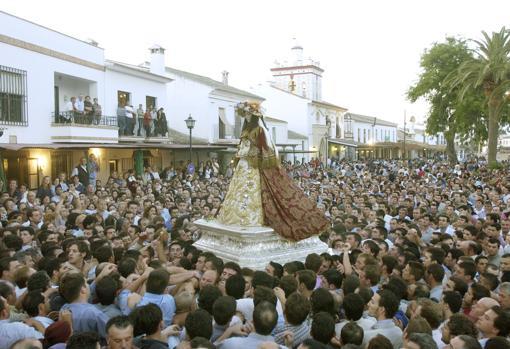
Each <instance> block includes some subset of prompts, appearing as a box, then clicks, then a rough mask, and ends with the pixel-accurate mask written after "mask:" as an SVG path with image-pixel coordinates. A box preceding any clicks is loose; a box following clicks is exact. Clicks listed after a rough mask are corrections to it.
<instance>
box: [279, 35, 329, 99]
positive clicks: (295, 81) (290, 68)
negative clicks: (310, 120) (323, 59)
mask: <svg viewBox="0 0 510 349" xmlns="http://www.w3.org/2000/svg"><path fill="white" fill-rule="evenodd" d="M291 52H292V55H291V58H290V61H284V62H283V63H279V62H275V67H274V68H271V73H272V75H273V84H274V86H275V87H278V88H280V89H282V90H285V91H288V92H291V93H294V94H296V95H298V96H302V97H305V98H308V99H311V100H316V101H320V100H322V73H323V72H324V70H323V69H321V68H320V66H319V62H316V61H313V60H312V59H310V58H306V59H305V58H303V47H302V46H301V45H299V44H298V43H297V41H296V39H294V43H293V45H292V49H291Z"/></svg>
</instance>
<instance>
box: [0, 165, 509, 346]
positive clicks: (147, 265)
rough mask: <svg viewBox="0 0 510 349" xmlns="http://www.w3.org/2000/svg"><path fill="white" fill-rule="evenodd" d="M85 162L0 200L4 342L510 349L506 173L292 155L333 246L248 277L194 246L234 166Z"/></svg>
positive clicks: (14, 187) (16, 187)
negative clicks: (106, 166)
mask: <svg viewBox="0 0 510 349" xmlns="http://www.w3.org/2000/svg"><path fill="white" fill-rule="evenodd" d="M87 164H88V161H87V159H86V158H84V159H83V163H81V164H80V165H78V166H77V169H76V172H75V173H73V174H72V176H67V174H61V175H60V176H59V178H58V181H57V180H55V181H52V179H51V178H47V179H45V183H44V189H43V190H40V191H39V190H38V191H37V192H36V191H28V190H27V188H26V186H23V185H22V184H18V183H17V182H16V181H15V180H10V181H9V182H8V188H7V190H6V191H5V192H4V193H3V194H2V197H1V200H2V208H1V212H0V221H1V224H2V228H1V230H0V296H1V298H0V348H2V349H3V348H6V349H7V348H13V349H26V348H45V349H46V348H52V349H59V348H69V349H74V348H80V349H89V348H94V349H96V348H100V346H104V345H105V346H106V348H111V349H119V348H122V349H128V348H143V349H146V348H151V349H156V348H158V349H159V348H161V349H167V348H170V349H171V348H220V349H231V348H242V349H249V348H266V349H268V348H300V349H316V348H345V349H349V348H350V349H354V348H360V349H361V348H368V349H391V348H395V349H397V348H406V349H434V348H452V349H462V348H467V349H475V348H476V349H478V348H488V349H490V348H498V349H505V348H510V343H509V341H508V335H509V332H510V234H509V231H510V181H509V180H510V171H509V170H508V169H505V168H503V169H489V168H488V167H487V166H486V164H485V163H484V161H482V160H478V159H474V160H472V161H467V162H465V163H462V164H459V165H457V166H455V167H451V166H450V165H448V164H447V163H443V162H440V161H433V160H426V159H416V160H412V161H405V162H404V161H401V160H391V161H390V160H380V161H354V162H343V161H340V162H335V161H333V162H328V164H329V165H330V166H324V165H323V164H321V163H320V162H319V161H316V160H315V161H312V162H310V163H306V164H295V165H292V164H290V163H283V164H282V166H283V167H284V168H285V169H286V170H287V174H288V175H289V176H290V177H291V178H293V179H294V180H295V181H296V183H297V184H298V185H299V186H300V187H301V188H302V189H303V191H304V192H305V193H306V194H307V195H308V196H309V197H310V198H311V199H312V200H313V201H315V202H316V203H317V205H318V207H319V208H320V209H322V210H323V212H324V215H325V216H326V217H327V218H328V219H329V221H330V228H329V229H328V230H327V231H325V232H324V233H323V234H322V235H321V236H320V237H321V239H322V240H323V241H324V242H325V243H327V244H328V247H329V248H328V250H327V251H325V252H324V253H323V254H320V255H318V254H310V255H308V256H307V257H306V260H304V261H292V260H289V261H287V262H286V263H284V264H279V263H276V262H268V264H267V266H266V268H265V270H251V269H249V268H247V267H246V266H243V265H238V264H237V263H234V262H229V261H223V260H222V259H220V258H218V257H217V256H215V255H214V254H213V253H211V252H206V251H200V250H199V249H197V248H196V247H195V246H194V242H195V241H197V240H198V239H199V238H200V235H201V232H200V231H199V230H198V229H197V228H196V226H195V225H194V224H193V222H194V221H195V220H197V219H206V220H212V219H214V218H215V216H216V214H217V213H218V211H219V210H221V204H222V200H223V199H224V196H225V193H226V191H227V189H228V184H229V180H230V178H231V177H232V166H229V167H228V168H227V169H226V171H225V172H224V173H222V172H221V171H220V166H219V164H218V162H217V161H211V162H210V163H207V164H202V165H197V166H196V167H195V166H193V164H188V165H185V164H181V165H180V166H179V167H177V168H173V167H169V168H166V169H164V171H162V172H158V171H156V170H154V169H152V168H147V169H146V170H145V172H144V174H143V175H142V176H139V177H137V175H136V174H135V173H134V171H128V172H127V173H125V174H124V175H122V176H121V175H119V174H118V173H117V172H113V173H111V175H110V177H109V178H108V180H107V181H105V182H104V183H103V182H101V181H100V180H98V179H95V183H94V185H92V184H91V183H90V182H89V183H87V184H88V185H84V183H81V181H90V173H89V172H87V171H88V168H89V167H88V165H87ZM80 168H81V171H80ZM96 170H97V171H99V168H97V169H96ZM97 171H96V172H97ZM73 172H74V171H73ZM69 177H71V178H72V180H70V181H67V178H69ZM51 183H54V184H53V185H52V184H51ZM239 195H242V193H240V194H239Z"/></svg>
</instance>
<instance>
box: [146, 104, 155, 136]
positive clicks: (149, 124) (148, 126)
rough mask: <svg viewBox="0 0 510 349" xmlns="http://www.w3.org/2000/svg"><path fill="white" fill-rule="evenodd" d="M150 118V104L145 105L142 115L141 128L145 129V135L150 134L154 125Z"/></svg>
mask: <svg viewBox="0 0 510 349" xmlns="http://www.w3.org/2000/svg"><path fill="white" fill-rule="evenodd" d="M153 124H154V122H153V118H152V106H149V107H147V111H146V112H145V114H144V115H143V128H144V129H145V137H150V136H151V131H152V128H153V127H154V125H153Z"/></svg>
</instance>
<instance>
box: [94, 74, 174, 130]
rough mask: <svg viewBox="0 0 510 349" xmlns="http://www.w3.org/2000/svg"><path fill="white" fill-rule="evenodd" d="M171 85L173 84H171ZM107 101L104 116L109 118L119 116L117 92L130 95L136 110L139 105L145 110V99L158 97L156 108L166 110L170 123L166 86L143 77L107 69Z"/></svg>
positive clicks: (104, 105) (105, 101)
mask: <svg viewBox="0 0 510 349" xmlns="http://www.w3.org/2000/svg"><path fill="white" fill-rule="evenodd" d="M169 84H172V83H171V82H170V83H169ZM105 91H106V92H105V100H104V103H103V114H104V115H109V116H115V115H117V107H118V100H117V92H118V91H125V92H129V93H130V102H131V104H132V105H133V108H134V109H135V110H136V109H137V108H138V105H139V104H142V105H143V108H144V110H145V109H146V108H147V106H146V105H145V104H146V103H145V97H146V96H151V97H156V104H157V105H156V107H157V108H161V107H163V108H165V114H166V116H167V121H168V113H167V109H168V108H167V107H168V105H169V104H168V103H167V98H166V84H165V83H162V82H157V81H152V80H149V79H144V78H141V77H137V76H133V75H129V74H124V73H120V72H117V71H113V70H111V69H109V68H107V69H106V87H105Z"/></svg>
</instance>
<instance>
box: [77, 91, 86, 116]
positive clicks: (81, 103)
mask: <svg viewBox="0 0 510 349" xmlns="http://www.w3.org/2000/svg"><path fill="white" fill-rule="evenodd" d="M76 109H78V111H79V112H80V113H83V112H84V111H85V100H84V99H83V95H79V96H78V100H77V101H76Z"/></svg>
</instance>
